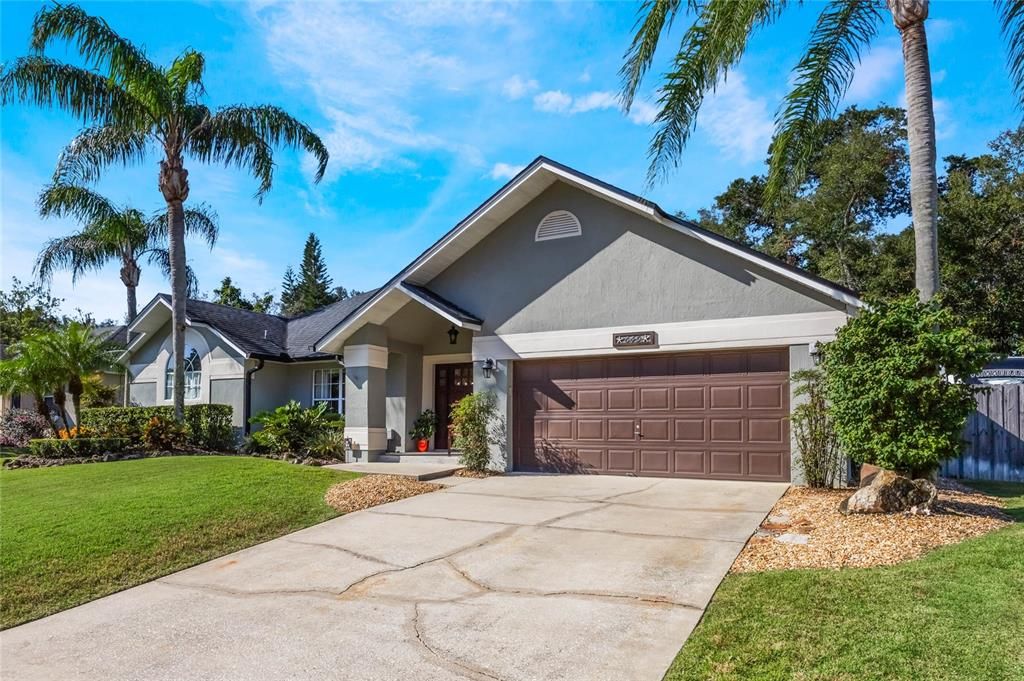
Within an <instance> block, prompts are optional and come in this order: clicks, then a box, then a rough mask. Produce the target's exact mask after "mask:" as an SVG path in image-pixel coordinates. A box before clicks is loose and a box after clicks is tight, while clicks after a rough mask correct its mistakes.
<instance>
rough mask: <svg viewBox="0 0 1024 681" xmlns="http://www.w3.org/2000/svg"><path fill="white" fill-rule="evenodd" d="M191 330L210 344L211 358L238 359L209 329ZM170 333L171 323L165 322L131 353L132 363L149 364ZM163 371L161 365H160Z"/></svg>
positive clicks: (155, 357) (193, 328) (197, 328)
mask: <svg viewBox="0 0 1024 681" xmlns="http://www.w3.org/2000/svg"><path fill="white" fill-rule="evenodd" d="M189 328H190V329H191V330H192V331H195V332H196V333H198V334H199V335H200V336H202V337H203V340H205V341H206V343H207V345H209V346H210V357H211V358H212V359H226V358H229V357H234V358H236V359H240V355H239V354H238V353H237V352H235V350H234V349H233V348H232V347H231V346H229V345H227V344H226V343H225V342H224V341H223V340H221V339H220V337H219V336H217V334H215V333H213V332H212V331H210V330H209V329H206V328H203V327H199V326H194V327H189ZM170 334H171V323H170V322H167V323H166V324H164V325H163V326H162V327H160V330H159V331H157V332H156V333H154V334H153V335H152V336H151V337H150V338H149V339H148V340H146V342H145V343H143V344H142V345H141V346H139V347H138V348H137V349H136V350H135V352H133V353H132V355H131V363H132V364H149V363H151V362H153V361H155V360H156V359H157V355H159V354H160V348H161V347H163V344H164V341H166V340H167V338H168V336H170ZM160 370H161V371H163V367H160Z"/></svg>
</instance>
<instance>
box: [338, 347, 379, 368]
mask: <svg viewBox="0 0 1024 681" xmlns="http://www.w3.org/2000/svg"><path fill="white" fill-rule="evenodd" d="M345 366H346V367H371V368H374V369H387V368H388V349H387V348H385V347H383V346H381V345H346V346H345Z"/></svg>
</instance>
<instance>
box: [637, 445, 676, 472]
mask: <svg viewBox="0 0 1024 681" xmlns="http://www.w3.org/2000/svg"><path fill="white" fill-rule="evenodd" d="M670 463H671V457H670V455H669V452H668V450H659V449H642V450H640V472H641V473H649V474H660V475H667V474H668V473H671V472H672V468H671V465H670Z"/></svg>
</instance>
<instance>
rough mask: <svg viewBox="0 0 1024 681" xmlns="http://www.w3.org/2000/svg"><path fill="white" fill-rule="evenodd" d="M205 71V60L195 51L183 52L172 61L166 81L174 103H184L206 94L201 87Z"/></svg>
mask: <svg viewBox="0 0 1024 681" xmlns="http://www.w3.org/2000/svg"><path fill="white" fill-rule="evenodd" d="M205 69H206V58H205V57H203V55H202V53H200V52H196V51H195V50H191V49H189V50H185V52H183V53H182V54H181V55H180V56H179V57H177V58H176V59H175V60H174V63H173V64H171V68H169V69H168V70H167V74H166V79H167V84H168V87H169V88H170V91H171V96H173V97H174V101H175V102H179V103H184V102H186V101H188V100H189V99H192V98H194V97H196V96H200V95H202V94H204V93H205V92H206V89H205V88H204V87H203V71H204V70H205ZM190 90H191V92H190ZM190 95H191V96H190Z"/></svg>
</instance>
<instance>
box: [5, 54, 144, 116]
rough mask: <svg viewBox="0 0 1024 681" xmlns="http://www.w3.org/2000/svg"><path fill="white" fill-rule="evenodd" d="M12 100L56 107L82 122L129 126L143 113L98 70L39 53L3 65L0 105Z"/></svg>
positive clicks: (134, 102)
mask: <svg viewBox="0 0 1024 681" xmlns="http://www.w3.org/2000/svg"><path fill="white" fill-rule="evenodd" d="M15 101H18V102H24V103H29V104H35V105H37V106H43V107H57V108H59V109H63V110H64V111H67V112H69V113H71V114H72V115H74V116H76V117H78V118H81V119H82V120H83V121H100V122H102V123H110V122H115V121H116V122H119V123H121V124H122V125H129V126H132V127H134V126H135V125H136V124H137V123H138V122H139V121H140V119H141V117H142V115H143V110H142V107H141V106H140V104H139V102H137V101H135V100H134V99H133V98H132V97H131V96H129V95H128V94H127V93H125V92H124V91H123V90H121V89H120V88H118V87H117V86H116V85H114V84H112V83H111V82H110V81H109V80H107V79H106V78H104V77H103V76H101V75H99V74H98V73H94V72H92V71H87V70H85V69H82V68H79V67H77V66H72V65H70V64H62V63H61V62H58V61H55V60H53V59H49V58H47V57H42V56H32V57H21V58H19V59H16V60H14V62H13V63H11V64H10V65H8V66H6V67H4V69H3V73H2V75H0V104H9V103H11V102H15Z"/></svg>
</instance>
